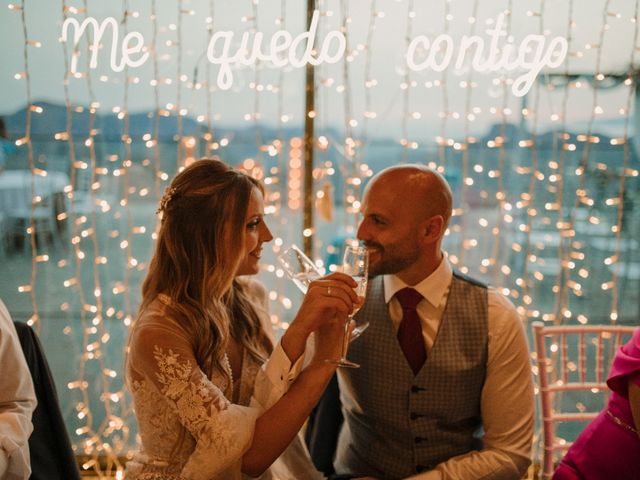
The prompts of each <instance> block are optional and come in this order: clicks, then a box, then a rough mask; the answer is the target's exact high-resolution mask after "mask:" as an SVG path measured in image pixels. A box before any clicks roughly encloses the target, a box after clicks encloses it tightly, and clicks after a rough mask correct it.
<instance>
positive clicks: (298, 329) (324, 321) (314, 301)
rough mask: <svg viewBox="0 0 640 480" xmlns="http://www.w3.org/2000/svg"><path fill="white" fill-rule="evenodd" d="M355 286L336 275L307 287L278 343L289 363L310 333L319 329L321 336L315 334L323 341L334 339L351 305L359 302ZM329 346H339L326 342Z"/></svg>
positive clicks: (301, 349)
mask: <svg viewBox="0 0 640 480" xmlns="http://www.w3.org/2000/svg"><path fill="white" fill-rule="evenodd" d="M356 286H357V284H356V282H355V281H354V280H353V278H351V277H350V276H349V275H345V274H344V273H339V272H336V273H332V274H331V275H327V276H326V277H322V278H320V279H318V280H316V281H313V282H311V283H310V284H309V288H308V290H307V294H306V295H305V297H304V300H303V302H302V305H301V306H300V309H299V310H298V314H297V315H296V317H295V318H294V320H293V322H292V323H291V326H290V327H289V328H288V329H287V331H286V332H285V334H284V335H283V337H282V341H281V342H282V347H283V348H284V350H285V352H286V353H287V356H289V359H290V360H291V361H292V362H294V361H296V360H297V359H298V358H299V356H300V355H301V354H302V352H303V351H304V348H305V343H306V340H307V337H308V336H309V335H310V334H311V332H314V331H318V330H320V329H323V330H322V332H318V333H319V334H320V336H321V337H323V338H324V337H329V338H331V337H335V336H336V335H337V331H338V330H339V328H340V325H342V326H344V322H345V321H346V320H347V317H348V316H349V314H350V313H351V312H352V311H353V307H354V305H355V304H356V302H359V301H360V299H359V298H358V296H357V295H356V293H355V290H354V288H355V287H356ZM325 327H326V328H325ZM324 343H325V342H323V344H324ZM332 343H340V342H330V341H329V344H332ZM326 353H327V352H324V353H322V354H323V355H324V354H326Z"/></svg>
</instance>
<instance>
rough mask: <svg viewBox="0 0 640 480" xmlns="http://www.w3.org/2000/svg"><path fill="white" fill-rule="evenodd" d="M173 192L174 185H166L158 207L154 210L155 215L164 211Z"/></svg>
mask: <svg viewBox="0 0 640 480" xmlns="http://www.w3.org/2000/svg"><path fill="white" fill-rule="evenodd" d="M175 193H176V189H175V187H167V188H166V189H165V191H164V195H163V196H162V198H161V199H160V206H159V207H158V210H156V215H157V214H158V213H160V212H164V211H165V210H166V209H167V205H168V204H169V202H170V201H171V199H172V198H173V195H174V194H175Z"/></svg>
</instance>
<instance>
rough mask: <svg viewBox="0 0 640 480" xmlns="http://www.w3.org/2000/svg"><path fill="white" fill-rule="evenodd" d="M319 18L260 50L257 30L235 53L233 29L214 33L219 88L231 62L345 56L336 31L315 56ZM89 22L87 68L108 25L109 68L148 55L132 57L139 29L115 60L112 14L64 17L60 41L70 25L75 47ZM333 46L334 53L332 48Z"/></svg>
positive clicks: (229, 79)
mask: <svg viewBox="0 0 640 480" xmlns="http://www.w3.org/2000/svg"><path fill="white" fill-rule="evenodd" d="M319 17H320V12H319V11H318V10H314V12H313V16H312V18H311V24H310V26H309V30H308V31H306V32H302V33H300V34H299V35H297V36H296V37H295V38H294V37H293V35H291V33H289V32H288V31H286V30H278V31H277V32H275V33H274V34H273V36H272V37H271V40H270V41H269V47H268V49H267V50H263V39H264V33H262V32H260V31H257V32H255V34H253V39H252V38H251V37H252V34H251V33H249V32H244V33H243V34H242V37H241V40H240V46H239V47H237V48H236V49H235V52H232V47H233V45H232V42H233V38H234V32H233V31H231V30H220V31H218V32H215V33H214V34H213V35H212V36H211V40H210V41H209V45H208V46H207V59H208V60H209V62H211V63H212V64H214V65H220V69H219V71H218V77H217V84H218V87H220V88H221V89H223V90H227V89H229V88H231V85H232V84H233V72H232V70H231V66H232V65H247V66H250V65H253V64H255V63H256V62H257V61H258V60H260V61H264V62H271V63H272V64H273V65H274V66H276V67H284V66H286V65H291V66H293V67H302V66H304V65H306V64H307V63H310V64H311V65H320V64H321V63H323V62H324V63H336V62H338V61H339V60H340V59H341V58H342V56H343V55H344V51H345V48H346V45H347V41H346V38H345V36H344V35H343V34H342V33H341V32H339V31H337V30H332V31H329V32H327V34H326V36H325V37H324V40H323V42H322V46H321V47H320V49H319V51H318V52H317V55H316V56H314V43H315V41H316V32H317V30H318V19H319ZM89 25H91V26H92V27H93V38H92V39H91V41H90V47H89V48H90V50H91V59H90V61H89V67H90V68H92V69H95V68H96V67H97V65H98V49H99V46H100V40H101V39H102V36H103V35H104V34H105V31H106V29H107V27H111V29H112V43H111V59H110V60H111V69H112V70H114V71H116V72H121V71H122V70H124V67H125V66H129V67H139V66H140V65H142V64H143V63H144V62H145V61H146V60H147V59H148V58H149V52H142V54H141V55H140V56H139V58H137V59H134V58H132V55H135V54H140V53H141V51H142V50H143V44H144V38H143V36H142V34H141V33H140V32H130V33H128V34H127V35H126V36H125V37H124V38H123V40H122V46H121V60H120V61H118V58H117V45H116V44H117V42H118V39H119V32H118V22H117V21H116V19H115V18H113V17H107V18H106V19H105V20H104V21H103V22H102V23H101V24H98V21H97V20H96V19H95V18H93V17H88V18H86V19H85V20H84V21H83V22H82V24H81V23H80V22H78V20H76V19H75V18H67V19H66V20H65V21H64V23H63V24H62V41H63V42H66V41H67V39H68V36H69V28H70V27H71V26H73V27H74V34H73V42H74V46H76V45H77V44H78V43H79V42H80V39H81V37H82V35H83V34H84V32H85V30H86V29H87V27H88V26H89ZM334 44H335V45H334ZM302 46H303V47H304V51H303V53H302V55H300V56H298V53H297V52H298V50H299V49H300V47H302ZM218 47H221V48H218ZM332 48H333V52H332V51H331V50H332ZM77 61H78V58H77V56H76V55H74V56H73V57H72V60H71V72H72V73H76V71H77Z"/></svg>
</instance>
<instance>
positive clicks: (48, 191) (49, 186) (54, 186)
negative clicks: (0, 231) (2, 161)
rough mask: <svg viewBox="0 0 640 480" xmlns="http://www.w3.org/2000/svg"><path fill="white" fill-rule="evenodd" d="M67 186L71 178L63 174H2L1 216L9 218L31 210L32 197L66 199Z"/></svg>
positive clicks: (19, 172) (14, 171) (15, 171)
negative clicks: (65, 190) (17, 213)
mask: <svg viewBox="0 0 640 480" xmlns="http://www.w3.org/2000/svg"><path fill="white" fill-rule="evenodd" d="M67 185H69V177H68V176H67V175H66V174H64V173H62V172H49V173H48V174H47V175H46V176H41V175H33V174H32V173H31V172H30V171H29V170H7V171H4V172H0V215H3V216H4V217H6V218H9V217H12V216H13V214H15V213H16V212H24V211H26V210H29V209H31V198H32V195H37V196H40V197H42V198H43V199H44V198H53V197H56V196H58V197H62V198H64V193H63V192H64V189H65V187H66V186H67Z"/></svg>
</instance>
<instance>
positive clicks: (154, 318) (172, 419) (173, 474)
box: [126, 286, 321, 480]
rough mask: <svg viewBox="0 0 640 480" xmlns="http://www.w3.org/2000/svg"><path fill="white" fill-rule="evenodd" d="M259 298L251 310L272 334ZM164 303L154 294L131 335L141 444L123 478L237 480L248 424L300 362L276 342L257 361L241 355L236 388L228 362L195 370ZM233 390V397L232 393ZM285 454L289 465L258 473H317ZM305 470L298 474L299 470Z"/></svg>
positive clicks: (130, 365)
mask: <svg viewBox="0 0 640 480" xmlns="http://www.w3.org/2000/svg"><path fill="white" fill-rule="evenodd" d="M256 288H257V287H255V286H254V287H253V289H254V290H255V289H256ZM257 291H258V292H259V291H260V290H257ZM263 298H264V297H263V296H261V295H259V294H257V295H256V302H255V304H256V309H257V310H258V313H259V314H260V316H261V319H262V320H263V326H264V327H266V328H268V330H267V332H268V333H269V334H271V330H270V325H269V320H268V314H267V311H266V307H265V305H266V301H265V302H262V301H261V300H262V299H263ZM169 302H170V300H169V299H168V297H164V296H159V297H158V298H157V299H155V300H154V301H153V302H152V303H151V304H150V305H149V307H148V308H147V309H146V310H145V311H144V312H143V313H142V315H141V316H140V317H139V318H138V320H137V321H136V324H135V326H134V327H133V329H132V332H131V334H130V339H129V353H128V357H127V365H126V374H127V383H128V386H129V388H130V390H131V393H132V394H133V399H134V405H135V411H136V416H137V419H138V425H139V433H140V440H141V443H142V448H141V450H140V451H139V452H138V453H137V454H136V455H135V456H134V459H133V460H132V461H131V462H129V463H128V464H127V479H128V480H133V479H135V480H157V479H163V480H178V479H179V480H183V479H184V480H187V479H188V480H218V479H219V480H223V479H224V480H236V479H242V478H244V477H243V476H242V474H241V472H240V466H241V460H242V455H243V453H244V452H245V451H246V450H247V449H248V448H249V446H250V444H251V439H252V436H253V429H254V423H255V421H256V419H257V417H258V416H260V415H261V414H262V412H264V411H265V410H266V409H268V408H269V407H270V406H272V405H273V404H274V403H275V402H277V401H278V400H279V399H280V397H281V396H282V395H283V394H284V393H285V392H286V390H287V388H288V386H289V384H290V382H292V381H293V380H294V379H295V376H296V375H297V372H298V371H299V364H297V365H296V366H295V367H294V368H291V364H290V362H289V359H288V358H287V356H286V354H285V353H284V351H283V350H282V348H281V347H280V346H279V345H278V346H276V347H275V348H274V351H273V353H272V355H271V356H270V358H269V359H268V360H267V361H266V362H265V363H264V364H263V365H260V364H259V363H257V362H256V361H255V360H253V359H252V358H251V356H250V355H248V354H245V355H242V358H243V360H242V369H241V373H240V376H239V378H236V379H234V380H233V382H235V383H237V385H236V388H235V389H234V385H233V382H231V381H228V380H227V378H231V371H230V367H229V363H228V361H225V362H221V364H220V365H216V366H215V367H214V370H213V371H212V372H209V374H208V375H207V374H205V372H203V371H202V370H201V369H200V367H199V366H198V363H197V361H196V359H195V357H194V355H193V351H192V347H191V342H190V339H189V338H187V336H186V334H185V332H184V330H183V329H182V328H181V327H180V326H179V324H177V323H176V322H174V321H173V320H172V319H171V316H170V314H169V312H170V310H169V309H168V308H167V306H168V304H169ZM234 390H235V392H236V396H237V398H233V392H234ZM232 400H233V401H232ZM298 444H299V439H296V441H295V442H294V444H293V445H292V446H291V447H290V449H289V450H292V451H293V450H295V451H296V452H297V453H296V454H295V455H296V456H305V454H306V451H305V450H304V447H302V445H301V444H299V445H298ZM300 448H302V450H300ZM285 454H286V455H283V457H287V455H288V454H287V452H285ZM284 460H285V464H286V463H290V462H287V461H286V458H285V459H284ZM290 460H293V465H292V467H291V468H288V467H286V466H285V468H281V467H282V462H281V461H277V462H276V464H274V467H273V468H272V469H270V471H268V472H266V473H265V474H264V475H263V476H262V477H261V478H263V479H283V480H285V479H286V480H289V479H295V478H317V475H318V474H317V472H315V470H314V469H313V467H312V466H311V463H310V462H309V460H308V457H307V458H302V459H298V458H296V459H290ZM300 468H302V469H303V470H299V469H300ZM294 470H298V472H299V473H295V474H294V473H288V472H290V471H294ZM274 471H279V472H280V473H277V474H274ZM303 471H304V472H305V473H304V474H303V475H304V476H303V477H299V476H297V475H299V474H300V472H303ZM320 478H321V477H320Z"/></svg>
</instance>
